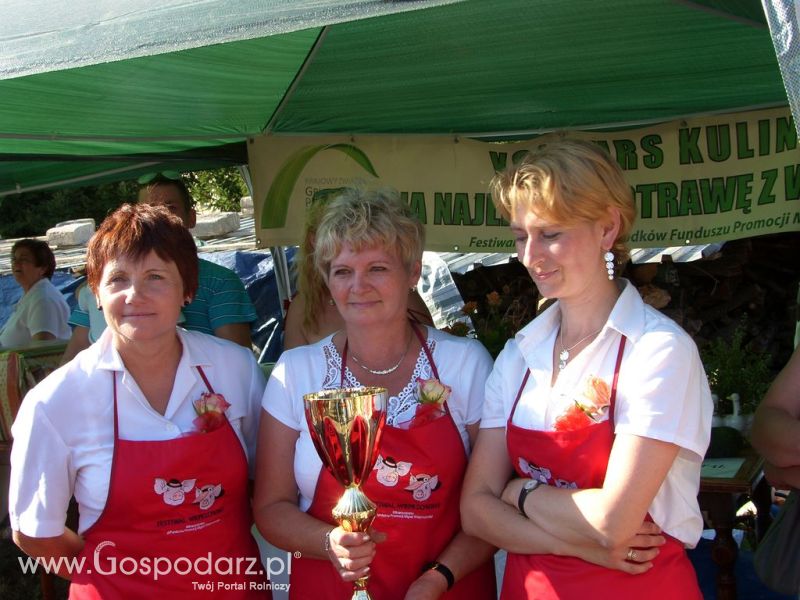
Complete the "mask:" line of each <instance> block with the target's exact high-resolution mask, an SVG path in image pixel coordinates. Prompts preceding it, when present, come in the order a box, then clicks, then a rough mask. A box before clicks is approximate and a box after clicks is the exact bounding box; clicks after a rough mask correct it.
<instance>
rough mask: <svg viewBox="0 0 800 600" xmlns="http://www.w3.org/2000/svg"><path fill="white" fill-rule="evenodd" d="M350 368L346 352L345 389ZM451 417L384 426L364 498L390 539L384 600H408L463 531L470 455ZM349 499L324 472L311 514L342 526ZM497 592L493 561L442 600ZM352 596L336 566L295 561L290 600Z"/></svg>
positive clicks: (381, 557) (473, 599)
mask: <svg viewBox="0 0 800 600" xmlns="http://www.w3.org/2000/svg"><path fill="white" fill-rule="evenodd" d="M412 328H413V329H414V333H415V334H416V335H417V337H418V338H419V340H420V343H421V344H422V348H423V350H424V351H425V354H426V355H427V357H428V361H429V362H430V365H431V369H432V371H433V375H434V377H436V378H437V379H438V378H439V373H438V371H437V369H436V365H435V364H434V362H433V357H432V356H431V354H430V351H429V350H428V347H427V344H426V343H425V340H424V339H423V337H422V335H421V334H420V333H419V331H417V329H416V327H414V326H413V325H412ZM346 362H347V346H346V345H345V349H344V351H343V352H342V374H341V381H342V385H344V379H345V373H344V372H345V364H346ZM445 411H446V414H445V415H443V416H441V417H440V418H438V419H435V420H433V421H430V422H428V423H425V424H424V425H421V426H419V427H412V428H411V429H398V428H396V427H391V426H389V425H387V426H385V427H384V430H383V435H382V437H381V448H380V457H379V459H378V462H377V464H376V465H375V468H374V469H373V471H372V473H371V474H370V476H369V478H368V479H367V481H366V482H365V483H364V485H363V489H364V493H365V494H366V495H367V496H368V497H369V498H370V499H371V500H372V501H373V502H375V504H376V505H377V506H378V515H377V517H375V521H374V522H373V524H372V526H373V527H374V528H375V529H376V530H377V531H382V532H384V533H386V534H387V539H386V541H385V542H383V543H381V544H379V545H378V550H377V554H376V555H375V559H374V560H373V561H372V563H371V564H370V571H371V573H370V578H369V583H368V585H367V589H368V590H369V592H370V594H372V596H373V597H374V598H375V599H376V600H402V598H404V597H405V595H406V591H407V590H408V588H409V586H410V585H411V584H412V583H413V582H414V581H415V580H416V579H417V578H418V577H419V576H420V574H421V573H422V567H423V566H424V565H425V564H427V563H429V562H431V561H434V560H436V559H437V558H438V557H439V555H440V554H441V553H442V551H443V550H444V549H445V548H446V547H447V545H448V544H449V543H450V540H452V539H453V537H454V536H455V535H456V534H457V533H458V532H459V531H460V530H461V516H460V511H459V498H460V495H461V484H462V481H463V479H464V472H465V471H466V468H467V456H466V452H465V451H464V443H463V442H462V440H461V435H460V434H459V432H458V428H457V427H456V424H455V423H454V422H453V418H452V417H451V416H450V411H449V409H447V405H446V404H445ZM341 495H342V486H341V485H339V484H338V483H337V482H336V480H335V479H334V478H333V476H332V475H331V474H330V473H328V470H327V469H325V468H323V469H322V470H321V472H320V475H319V479H318V481H317V487H316V490H315V491H314V500H313V502H312V503H311V507H310V508H309V510H308V514H310V515H312V516H314V517H316V518H317V519H319V520H321V521H325V522H327V523H331V524H332V525H335V522H334V521H333V518H332V517H331V510H332V509H333V507H334V505H335V504H336V502H337V501H338V500H339V497H340V496H341ZM495 585H496V584H495V576H494V563H493V561H491V560H490V561H487V562H486V564H484V565H482V566H480V567H478V568H477V569H475V570H474V571H473V572H472V573H469V574H468V575H467V576H465V577H463V578H462V579H460V580H459V581H458V582H457V583H456V584H455V585H454V586H453V589H451V590H450V591H449V592H446V593H445V594H444V595H443V596H442V598H446V599H448V600H450V599H463V600H481V599H484V598H485V599H494V598H495V597H496V595H497V590H496V587H495ZM352 593H353V584H352V583H350V582H345V581H342V578H341V576H340V575H339V573H337V571H336V569H334V567H333V564H332V563H331V562H330V561H329V560H319V559H313V558H300V559H294V560H293V561H292V574H291V586H290V587H289V597H290V598H292V599H294V600H325V599H328V600H345V599H347V598H350V596H351V595H352Z"/></svg>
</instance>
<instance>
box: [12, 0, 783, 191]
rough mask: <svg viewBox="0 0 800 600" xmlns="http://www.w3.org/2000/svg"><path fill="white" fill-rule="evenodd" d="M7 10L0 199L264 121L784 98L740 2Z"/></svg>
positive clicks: (394, 121) (399, 126)
mask: <svg viewBox="0 0 800 600" xmlns="http://www.w3.org/2000/svg"><path fill="white" fill-rule="evenodd" d="M123 4H124V6H123ZM287 5H290V6H287ZM11 8H12V9H13V10H9V9H7V10H5V11H4V13H5V14H4V18H3V19H2V21H0V198H2V197H3V196H8V195H13V194H15V193H17V192H19V191H25V190H33V189H42V188H46V187H56V186H65V185H79V184H81V185H85V184H87V183H94V182H97V181H102V180H112V179H126V178H132V177H135V176H136V175H138V174H139V173H142V172H150V171H154V170H158V169H161V168H171V169H176V168H180V169H185V170H190V169H198V168H205V167H212V166H218V165H225V164H242V163H243V162H244V161H245V144H246V140H247V139H248V138H249V137H251V136H255V135H258V134H263V133H265V132H266V133H269V134H274V135H292V134H321V133H362V134H386V133H390V134H400V135H402V134H418V133H452V134H458V135H462V136H475V137H484V138H485V137H492V138H499V137H516V138H522V137H529V136H530V135H532V134H535V133H537V132H543V131H548V130H553V129H572V128H580V129H592V128H613V127H627V126H633V125H637V124H643V123H652V122H659V121H667V120H671V119H675V118H680V117H684V116H691V115H701V114H714V113H725V112H732V111H743V110H748V109H753V108H762V107H770V106H779V105H786V94H785V92H784V88H783V84H782V82H781V77H780V72H779V70H778V67H777V62H776V59H775V53H774V50H773V47H772V42H771V38H770V34H769V30H768V29H767V26H766V22H765V19H764V16H763V12H762V9H761V5H760V3H759V2H758V1H756V0H738V1H726V2H721V1H719V2H718V1H714V0H708V1H705V2H681V1H670V0H606V1H604V2H593V1H591V0H493V1H491V2H486V1H485V0H468V1H464V2H442V1H439V2H430V1H427V2H426V1H417V2H414V1H408V0H405V1H400V0H395V1H392V2H386V1H380V0H362V1H360V2H359V1H351V2H341V1H334V0H303V1H300V2H294V3H283V2H278V1H275V0H271V1H265V0H262V1H260V2H259V1H255V0H237V1H235V2H230V1H223V0H218V1H215V2H200V1H197V0H195V1H193V2H191V1H190V2H186V1H181V2H177V1H172V2H169V1H168V2H164V1H161V2H155V1H154V0H139V1H138V2H135V3H120V2H114V1H113V0H105V1H97V0H92V1H89V0H75V1H74V2H69V3H64V5H63V6H60V7H58V8H55V7H54V6H53V5H52V3H49V2H46V1H45V0H38V1H28V2H24V3H23V2H19V3H14V5H13V6H12V7H11ZM420 8H421V9H424V10H414V9H420ZM398 11H402V12H398Z"/></svg>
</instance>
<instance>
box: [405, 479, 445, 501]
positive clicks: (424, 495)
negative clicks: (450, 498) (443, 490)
mask: <svg viewBox="0 0 800 600" xmlns="http://www.w3.org/2000/svg"><path fill="white" fill-rule="evenodd" d="M438 488H439V476H438V475H428V474H427V473H420V474H419V475H418V476H416V477H415V476H414V475H412V476H411V477H410V478H409V480H408V486H407V487H406V488H405V489H407V490H409V491H411V492H412V493H411V495H412V496H413V497H414V500H416V501H417V502H424V501H425V500H427V499H428V498H430V497H431V492H433V490H435V489H438Z"/></svg>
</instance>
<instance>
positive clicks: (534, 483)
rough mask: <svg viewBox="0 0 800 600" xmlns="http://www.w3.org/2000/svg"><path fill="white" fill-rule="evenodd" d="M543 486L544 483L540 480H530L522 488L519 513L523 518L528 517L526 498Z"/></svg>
mask: <svg viewBox="0 0 800 600" xmlns="http://www.w3.org/2000/svg"><path fill="white" fill-rule="evenodd" d="M540 485H542V482H541V481H539V480H538V479H529V480H528V481H526V482H525V484H524V485H523V486H522V489H521V490H520V491H519V499H518V500H517V506H519V512H521V513H522V516H524V517H527V516H528V515H526V514H525V498H527V497H528V494H530V493H531V492H532V491H533V490H535V489H536V488H538V487H539V486H540Z"/></svg>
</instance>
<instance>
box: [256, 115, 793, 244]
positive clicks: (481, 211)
mask: <svg viewBox="0 0 800 600" xmlns="http://www.w3.org/2000/svg"><path fill="white" fill-rule="evenodd" d="M556 135H558V134H550V135H546V136H542V137H538V138H536V139H535V140H529V141H525V142H513V143H490V142H481V141H475V140H468V139H454V138H453V137H448V136H403V137H391V136H361V137H359V136H356V137H351V136H340V137H338V136H324V137H304V136H302V137H298V136H291V137H289V136H287V137H281V136H274V135H272V136H265V137H259V138H255V139H253V140H251V143H250V144H249V146H248V147H249V156H250V173H251V176H252V178H253V186H254V196H255V210H256V230H257V231H256V234H257V238H258V241H259V244H260V245H261V246H262V247H267V246H275V245H294V244H297V243H298V242H299V240H300V238H301V236H302V231H303V222H304V219H305V212H306V209H307V207H308V206H310V205H311V203H312V202H313V201H315V199H320V198H322V197H325V196H326V195H330V194H331V193H333V192H334V191H335V190H336V189H338V188H341V187H344V186H349V185H354V184H367V185H371V186H374V185H377V186H390V187H393V188H395V189H397V190H398V191H399V192H400V193H401V195H402V197H403V199H404V200H405V201H406V202H408V203H409V205H410V206H411V208H412V209H413V210H414V211H415V212H416V214H417V215H418V216H419V218H420V220H421V221H422V222H423V223H424V224H425V226H426V231H427V244H426V248H427V249H428V250H438V251H457V252H496V251H508V252H513V251H514V247H513V243H512V239H511V235H510V232H509V230H508V227H507V223H505V222H504V221H503V220H502V219H501V218H500V217H499V215H498V214H497V212H496V211H495V209H494V206H493V204H492V202H491V198H490V196H489V194H488V192H487V189H488V184H489V182H490V181H491V178H492V177H493V175H494V174H495V172H496V171H497V170H500V169H504V168H505V167H506V166H508V165H510V164H512V163H513V162H515V161H517V160H519V159H520V158H521V157H523V156H524V155H525V154H526V153H527V152H528V151H530V150H531V149H533V148H535V147H536V146H537V145H539V144H541V143H544V142H546V141H548V140H549V139H553V137H554V136H556ZM568 135H569V136H570V137H578V138H582V139H588V140H592V141H595V142H597V143H599V144H601V145H603V146H605V147H606V148H607V149H608V150H609V152H610V153H611V154H612V156H614V157H615V158H616V160H617V161H618V162H619V164H620V166H621V167H622V168H623V170H624V172H625V177H626V179H627V181H628V182H629V183H630V185H631V188H632V189H633V192H634V199H635V202H636V208H637V220H636V223H635V225H634V229H633V231H632V233H631V236H630V240H629V241H630V245H631V247H634V248H647V247H666V246H680V245H690V244H706V243H710V242H717V241H725V240H733V239H738V238H743V237H750V236H756V235H763V234H768V233H776V232H779V231H799V230H800V153H799V152H798V149H797V133H796V131H795V128H794V122H793V120H792V117H791V115H790V113H789V110H788V108H779V109H771V110H765V111H758V112H749V113H742V114H733V115H721V116H717V117H705V118H702V119H690V120H686V121H674V122H670V123H666V124H661V125H654V126H651V127H646V128H641V129H635V130H626V131H619V132H612V133H598V132H569V133H568Z"/></svg>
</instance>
